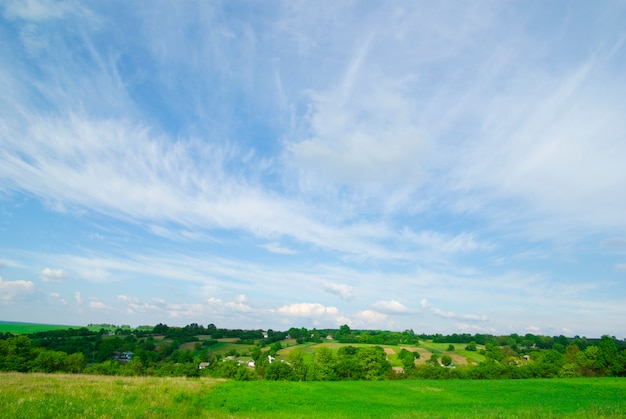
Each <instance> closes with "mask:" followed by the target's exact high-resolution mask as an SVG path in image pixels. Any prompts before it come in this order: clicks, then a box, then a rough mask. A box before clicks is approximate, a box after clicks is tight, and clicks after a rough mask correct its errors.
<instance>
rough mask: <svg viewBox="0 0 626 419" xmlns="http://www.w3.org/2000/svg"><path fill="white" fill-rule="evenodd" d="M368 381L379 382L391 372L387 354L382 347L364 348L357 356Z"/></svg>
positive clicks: (360, 349)
mask: <svg viewBox="0 0 626 419" xmlns="http://www.w3.org/2000/svg"><path fill="white" fill-rule="evenodd" d="M355 357H356V359H357V362H358V364H359V365H360V366H361V369H362V370H363V373H364V377H365V379H366V380H379V379H381V378H384V377H385V375H386V374H387V373H388V372H389V371H391V364H390V363H389V361H387V354H386V353H385V350H384V349H383V348H381V347H380V346H362V347H360V348H359V349H358V350H357V352H356V355H355Z"/></svg>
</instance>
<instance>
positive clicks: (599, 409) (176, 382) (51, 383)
mask: <svg viewBox="0 0 626 419" xmlns="http://www.w3.org/2000/svg"><path fill="white" fill-rule="evenodd" d="M0 405H1V406H2V409H1V410H0V417H7V418H15V417H29V418H44V417H59V416H63V417H84V418H93V417H108V418H113V417H115V418H128V417H154V418H161V417H211V418H239V417H242V418H243V417H246V418H270V417H271V418H327V417H333V418H357V417H358V418H379V417H384V418H398V419H401V418H496V417H497V418H541V417H546V418H547V417H565V418H587V417H596V418H617V417H625V416H626V380H625V379H613V378H601V379H589V378H585V379H547V380H499V381H492V380H485V381H471V380H463V381H461V380H447V381H431V380H418V381H414V380H411V381H378V382H364V381H354V382H303V383H289V382H270V381H255V382H236V381H223V380H215V379H205V378H202V379H185V378H156V377H100V376H81V375H44V374H17V373H7V374H0Z"/></svg>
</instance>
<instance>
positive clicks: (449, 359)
mask: <svg viewBox="0 0 626 419" xmlns="http://www.w3.org/2000/svg"><path fill="white" fill-rule="evenodd" d="M441 363H442V364H443V365H444V366H446V367H449V366H450V365H452V357H451V356H450V355H446V354H444V355H441Z"/></svg>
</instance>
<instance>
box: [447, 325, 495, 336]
mask: <svg viewBox="0 0 626 419" xmlns="http://www.w3.org/2000/svg"><path fill="white" fill-rule="evenodd" d="M455 326H456V328H457V329H458V330H459V331H460V332H463V333H472V334H475V333H490V334H496V333H498V331H497V330H496V329H495V328H493V327H484V326H480V325H477V324H468V323H457V324H456V325H455Z"/></svg>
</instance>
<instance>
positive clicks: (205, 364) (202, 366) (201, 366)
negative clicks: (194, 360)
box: [198, 362, 211, 370]
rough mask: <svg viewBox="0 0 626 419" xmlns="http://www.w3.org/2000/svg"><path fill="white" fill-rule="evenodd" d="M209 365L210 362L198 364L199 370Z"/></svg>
mask: <svg viewBox="0 0 626 419" xmlns="http://www.w3.org/2000/svg"><path fill="white" fill-rule="evenodd" d="M209 365H211V363H210V362H201V363H200V365H198V369H199V370H203V369H205V368H207V367H208V366H209Z"/></svg>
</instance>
